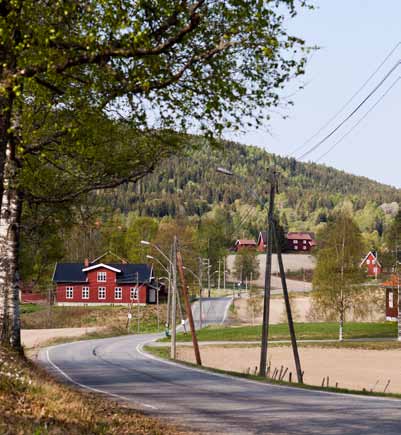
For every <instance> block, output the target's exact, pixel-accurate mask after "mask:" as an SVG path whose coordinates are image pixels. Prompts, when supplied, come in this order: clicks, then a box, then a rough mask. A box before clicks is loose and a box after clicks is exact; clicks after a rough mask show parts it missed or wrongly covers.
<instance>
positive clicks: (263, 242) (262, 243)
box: [256, 231, 267, 252]
mask: <svg viewBox="0 0 401 435" xmlns="http://www.w3.org/2000/svg"><path fill="white" fill-rule="evenodd" d="M266 248H267V232H266V231H259V237H258V241H257V248H256V249H257V250H258V251H259V252H266Z"/></svg>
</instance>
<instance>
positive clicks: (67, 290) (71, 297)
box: [65, 286, 74, 299]
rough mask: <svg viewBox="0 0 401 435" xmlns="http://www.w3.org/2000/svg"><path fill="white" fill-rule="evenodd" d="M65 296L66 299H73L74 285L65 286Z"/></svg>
mask: <svg viewBox="0 0 401 435" xmlns="http://www.w3.org/2000/svg"><path fill="white" fill-rule="evenodd" d="M70 291H71V296H68V293H69V292H70ZM65 298H66V299H74V287H73V286H66V287H65Z"/></svg>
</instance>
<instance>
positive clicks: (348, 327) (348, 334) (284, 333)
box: [162, 322, 397, 341]
mask: <svg viewBox="0 0 401 435" xmlns="http://www.w3.org/2000/svg"><path fill="white" fill-rule="evenodd" d="M295 332H296V335H297V338H298V339H299V340H325V339H329V340H330V339H337V338H338V324H337V323H335V322H318V323H295ZM261 334H262V326H261V325H257V326H238V327H223V328H222V327H207V328H204V329H202V330H200V331H198V339H199V341H259V340H260V339H261ZM396 336H397V324H396V323H395V322H375V323H358V322H349V323H346V324H345V327H344V338H345V339H349V338H357V339H363V338H391V337H393V338H395V337H396ZM269 338H270V339H271V340H288V339H289V338H290V336H289V330H288V325H287V324H286V323H282V324H278V325H271V326H270V329H269ZM162 340H163V341H166V340H167V339H165V338H164V339H162ZM177 341H191V337H190V335H189V334H186V335H185V334H183V333H179V334H177Z"/></svg>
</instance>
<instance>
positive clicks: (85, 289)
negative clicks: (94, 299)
mask: <svg viewBox="0 0 401 435" xmlns="http://www.w3.org/2000/svg"><path fill="white" fill-rule="evenodd" d="M82 299H89V287H82Z"/></svg>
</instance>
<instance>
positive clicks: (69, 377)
mask: <svg viewBox="0 0 401 435" xmlns="http://www.w3.org/2000/svg"><path fill="white" fill-rule="evenodd" d="M46 358H47V361H48V363H49V364H50V365H51V366H52V367H53V368H54V369H55V370H57V371H58V372H59V373H60V374H61V375H62V376H64V377H65V378H66V379H68V380H69V381H70V382H71V383H73V384H75V385H78V386H79V387H81V388H84V389H86V390H89V391H93V392H95V393H102V394H106V395H107V396H111V397H116V398H118V399H122V400H125V401H128V402H131V403H132V402H134V401H133V400H132V398H129V397H125V396H120V395H119V394H115V393H110V392H109V391H105V390H100V389H98V388H93V387H90V386H89V385H85V384H81V383H80V382H77V381H75V380H74V379H72V378H71V376H69V375H67V373H65V372H64V371H63V370H62V369H61V368H60V367H59V366H57V365H56V364H55V363H54V362H53V361H52V360H51V359H50V355H49V349H46ZM134 403H135V402H134ZM136 403H138V404H139V405H141V406H144V407H145V408H150V409H159V408H157V407H156V406H153V405H149V404H147V403H142V402H136Z"/></svg>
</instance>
